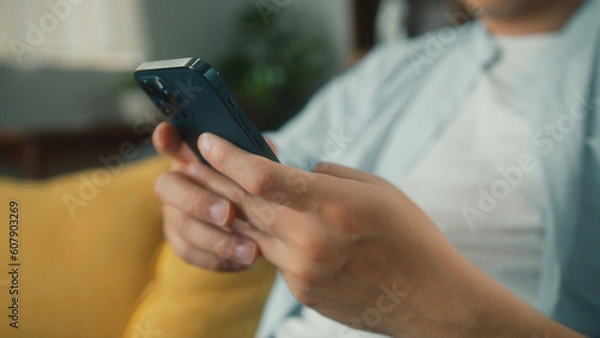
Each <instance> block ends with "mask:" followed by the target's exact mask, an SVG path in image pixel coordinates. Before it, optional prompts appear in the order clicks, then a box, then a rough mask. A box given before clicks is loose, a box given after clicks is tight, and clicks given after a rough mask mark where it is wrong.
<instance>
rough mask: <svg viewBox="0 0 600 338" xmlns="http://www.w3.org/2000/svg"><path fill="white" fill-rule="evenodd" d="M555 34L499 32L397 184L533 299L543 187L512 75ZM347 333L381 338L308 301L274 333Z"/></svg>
mask: <svg viewBox="0 0 600 338" xmlns="http://www.w3.org/2000/svg"><path fill="white" fill-rule="evenodd" d="M552 39H553V35H550V34H547V35H532V36H525V37H505V36H501V37H498V38H497V39H496V41H497V43H498V45H499V47H500V50H501V56H500V60H499V61H498V62H497V63H496V64H495V65H494V66H493V67H492V68H491V69H490V70H488V72H487V73H486V74H485V75H484V77H483V78H482V81H481V82H480V84H479V85H478V87H477V88H476V89H475V91H474V93H473V96H472V97H471V99H470V100H469V101H468V103H467V104H466V106H465V107H464V109H463V111H462V112H461V113H460V114H459V115H458V116H457V118H456V119H455V120H454V121H453V122H452V123H451V124H450V125H449V126H448V128H447V130H446V131H445V133H444V134H443V135H442V136H441V137H440V139H439V140H438V142H437V143H436V144H435V145H434V146H433V147H432V148H431V149H430V151H429V153H428V154H426V155H425V156H424V157H423V158H422V160H421V162H420V163H419V164H418V165H417V166H416V167H415V169H414V171H413V172H412V174H411V175H410V176H409V177H408V179H407V180H406V181H405V182H404V184H403V185H402V186H401V187H400V188H401V189H402V190H403V191H405V193H406V194H407V195H408V196H410V197H411V198H412V199H413V200H414V201H415V202H416V203H417V204H418V205H419V206H420V207H421V208H422V209H423V210H424V211H425V212H426V213H427V214H428V215H429V216H430V217H431V218H432V219H433V221H434V222H435V223H436V224H437V225H438V227H439V228H440V229H441V231H442V232H443V233H444V234H445V235H446V236H447V237H448V239H449V240H450V241H451V242H452V244H453V245H454V246H456V247H457V248H458V249H459V250H460V252H461V253H463V254H464V255H465V256H466V257H467V258H468V259H469V260H471V261H472V262H473V263H475V264H476V265H477V266H479V267H480V268H481V269H482V270H484V271H485V272H486V273H488V274H489V275H490V276H492V277H493V278H494V279H496V280H497V281H499V282H500V283H501V284H503V285H504V286H505V287H507V288H508V289H510V290H511V291H512V292H513V293H515V294H516V295H518V296H519V297H520V298H522V299H523V300H525V301H527V302H528V303H530V304H533V302H534V301H535V298H536V286H537V282H538V278H539V273H540V265H541V248H542V237H543V231H544V229H543V220H542V219H541V212H540V210H541V209H542V208H543V206H542V205H541V204H542V203H543V201H544V199H543V196H544V191H543V185H542V179H543V177H542V172H541V168H540V165H539V162H538V159H537V158H534V157H533V154H535V153H536V151H535V150H534V149H533V146H532V144H531V142H530V138H531V135H532V133H533V132H532V130H531V128H530V126H529V123H528V119H527V116H526V114H527V112H525V111H524V109H523V107H522V106H521V105H520V102H521V100H520V97H519V93H518V92H517V88H516V81H517V79H518V77H519V75H520V74H522V71H523V70H525V69H526V68H527V67H528V66H529V65H530V63H532V62H534V60H535V59H536V58H537V57H539V56H540V53H542V52H543V51H544V49H545V48H546V46H547V45H549V44H550V43H551V41H552ZM424 113H426V112H424ZM348 334H351V335H348ZM345 336H347V337H350V336H352V337H364V338H367V337H382V336H381V335H376V334H371V333H366V332H361V333H359V332H353V333H352V331H351V330H350V329H348V328H346V327H344V326H342V325H341V324H338V323H336V322H334V321H332V320H330V319H328V318H325V317H323V316H321V315H320V314H319V313H317V312H315V311H314V310H311V309H308V308H303V309H302V310H301V312H300V315H299V316H294V317H291V318H289V319H287V320H286V322H285V323H284V324H283V325H282V326H281V327H280V329H279V330H278V331H277V334H276V337H277V338H300V337H302V338H307V337H315V338H321V337H322V338H331V337H345Z"/></svg>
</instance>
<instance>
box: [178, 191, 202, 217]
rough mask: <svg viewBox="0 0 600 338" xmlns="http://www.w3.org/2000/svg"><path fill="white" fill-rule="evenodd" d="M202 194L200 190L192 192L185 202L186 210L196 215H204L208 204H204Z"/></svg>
mask: <svg viewBox="0 0 600 338" xmlns="http://www.w3.org/2000/svg"><path fill="white" fill-rule="evenodd" d="M203 200H204V199H203V198H202V194H201V193H200V192H199V191H193V192H190V193H189V194H188V195H187V196H186V198H185V202H184V206H183V207H184V210H185V211H187V212H188V213H190V214H192V215H196V216H204V213H203V211H204V210H205V209H207V206H205V205H204V204H203Z"/></svg>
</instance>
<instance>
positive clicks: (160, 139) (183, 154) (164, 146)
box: [152, 122, 199, 166]
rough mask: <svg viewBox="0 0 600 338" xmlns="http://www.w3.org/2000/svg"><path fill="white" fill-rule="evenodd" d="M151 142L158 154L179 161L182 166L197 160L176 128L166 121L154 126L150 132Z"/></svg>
mask: <svg viewBox="0 0 600 338" xmlns="http://www.w3.org/2000/svg"><path fill="white" fill-rule="evenodd" d="M152 143H153V144H154V148H156V151H158V152H159V153H160V154H162V155H165V156H168V157H170V158H172V159H173V160H176V161H179V162H181V163H182V164H183V165H184V166H185V165H187V164H188V163H191V162H199V160H198V158H197V157H196V155H195V154H194V152H193V151H192V149H190V147H189V146H188V145H187V144H186V143H185V142H183V140H182V139H181V137H179V134H178V133H177V129H175V127H174V126H173V125H172V124H170V123H168V122H162V123H161V124H159V125H158V126H157V127H156V129H155V130H154V133H153V134H152Z"/></svg>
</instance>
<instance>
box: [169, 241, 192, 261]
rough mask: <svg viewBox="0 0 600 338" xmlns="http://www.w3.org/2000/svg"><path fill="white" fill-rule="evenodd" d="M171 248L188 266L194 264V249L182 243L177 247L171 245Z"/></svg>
mask: <svg viewBox="0 0 600 338" xmlns="http://www.w3.org/2000/svg"><path fill="white" fill-rule="evenodd" d="M171 246H172V247H173V251H174V252H175V254H176V255H177V256H178V257H179V258H181V260H183V261H184V262H186V263H188V264H194V260H193V258H194V248H193V247H192V245H191V244H190V243H188V242H185V241H183V242H181V243H178V244H177V245H173V243H171Z"/></svg>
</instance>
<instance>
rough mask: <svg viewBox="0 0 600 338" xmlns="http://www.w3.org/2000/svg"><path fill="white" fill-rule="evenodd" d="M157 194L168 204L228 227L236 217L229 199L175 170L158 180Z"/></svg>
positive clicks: (193, 215) (198, 217) (199, 217)
mask: <svg viewBox="0 0 600 338" xmlns="http://www.w3.org/2000/svg"><path fill="white" fill-rule="evenodd" d="M155 189H156V194H157V195H158V196H159V198H160V199H161V200H162V201H163V202H164V203H166V204H168V205H171V206H173V207H176V208H178V209H180V210H182V211H185V212H186V213H188V214H189V215H190V216H192V217H194V218H196V219H198V220H203V221H206V222H209V223H211V224H214V225H217V226H220V227H228V226H229V225H230V224H231V222H232V221H233V219H234V218H235V209H234V206H233V205H232V204H231V202H229V201H228V200H226V199H224V198H222V197H220V196H218V195H216V194H214V193H212V192H210V191H208V190H205V189H202V188H201V187H199V186H197V185H196V184H194V183H192V182H190V181H189V180H188V179H187V178H185V177H183V176H181V175H180V174H177V173H174V172H167V173H165V174H162V175H161V176H160V177H159V178H158V179H157V180H156V188H155Z"/></svg>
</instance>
